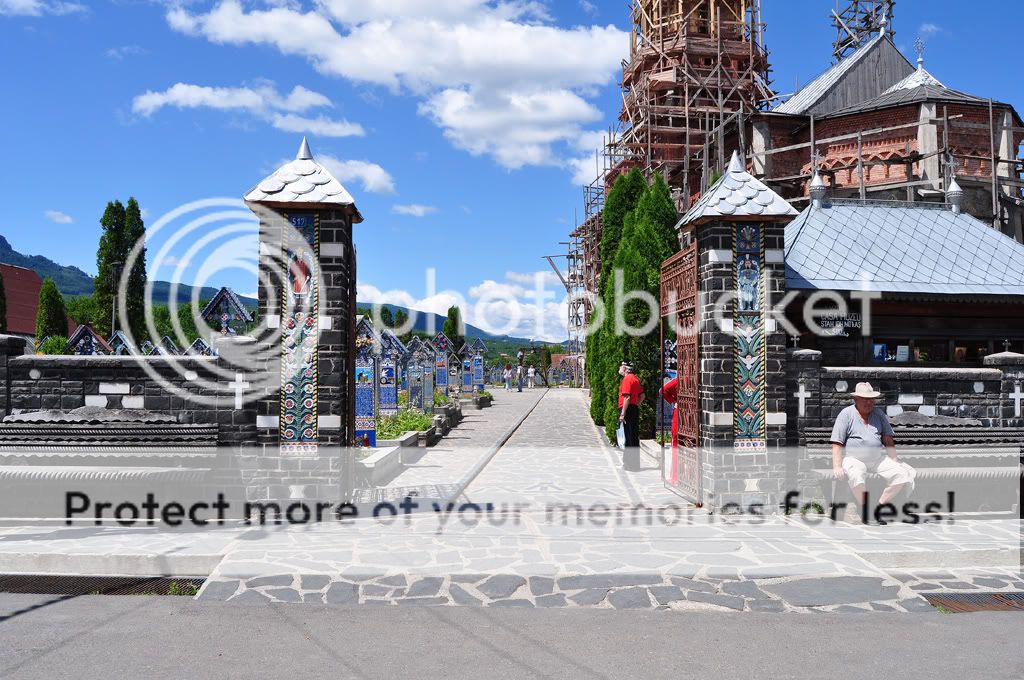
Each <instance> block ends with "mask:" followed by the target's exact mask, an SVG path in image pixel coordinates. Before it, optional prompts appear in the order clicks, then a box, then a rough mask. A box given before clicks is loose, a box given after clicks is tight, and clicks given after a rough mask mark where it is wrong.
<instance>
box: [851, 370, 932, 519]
mask: <svg viewBox="0 0 1024 680" xmlns="http://www.w3.org/2000/svg"><path fill="white" fill-rule="evenodd" d="M850 396H852V397H853V404H852V405H851V406H847V407H846V408H844V409H843V410H842V411H840V412H839V417H838V418H836V424H835V426H834V427H833V428H832V438H831V441H832V472H833V474H835V476H836V479H838V480H843V479H846V480H849V483H850V488H851V489H852V490H853V499H854V500H855V501H856V502H857V504H858V505H860V506H861V507H862V512H863V506H864V504H865V502H866V500H867V497H866V495H865V490H864V478H865V476H866V475H867V474H868V473H869V472H870V473H874V474H877V475H880V476H881V477H882V478H883V479H885V482H886V487H885V491H883V492H882V495H881V496H880V497H879V499H878V504H879V505H884V504H886V503H890V502H891V501H892V500H893V499H894V498H895V497H896V496H897V495H898V494H899V493H900V491H903V489H904V487H906V488H907V491H908V492H909V491H913V489H914V469H913V468H912V467H910V466H909V465H907V464H906V463H903V462H901V461H900V460H899V459H898V458H897V457H896V441H895V439H894V436H893V434H894V433H893V431H892V425H890V424H889V418H888V416H886V415H885V412H884V411H882V409H880V408H878V407H876V406H875V399H877V398H878V397H879V396H881V395H880V393H879V392H876V391H875V390H874V388H873V387H871V383H866V382H863V383H857V389H856V390H854V391H853V392H851V393H850ZM844 453H845V456H844ZM864 516H867V515H866V514H865V515H864ZM875 519H876V520H877V521H878V523H879V524H886V523H887V522H886V521H885V520H883V519H881V518H880V517H878V515H877V513H876V517H875Z"/></svg>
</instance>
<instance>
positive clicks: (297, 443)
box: [280, 213, 319, 452]
mask: <svg viewBox="0 0 1024 680" xmlns="http://www.w3.org/2000/svg"><path fill="white" fill-rule="evenodd" d="M288 223H289V224H290V225H291V227H292V228H291V229H287V230H285V234H284V241H285V248H286V250H285V252H286V259H287V265H288V266H287V271H288V286H287V287H285V289H284V298H285V299H284V300H282V302H283V305H282V313H283V314H284V315H286V318H284V319H282V323H281V326H282V335H283V338H282V340H283V344H282V355H281V378H282V380H281V412H282V416H283V417H282V419H281V430H280V435H281V447H282V450H289V451H293V452H300V451H315V450H316V447H317V391H316V388H317V385H316V383H317V318H318V316H317V315H318V313H319V309H318V303H319V300H318V299H317V294H316V293H317V291H316V284H315V283H314V274H315V271H316V269H315V268H316V262H315V258H316V251H317V247H318V235H317V228H318V221H317V218H316V216H315V215H313V214H309V213H307V214H296V215H289V216H288ZM296 232H297V233H298V235H299V236H300V238H301V239H302V240H301V241H300V242H297V243H289V239H290V238H294V236H295V233H296ZM299 423H301V424H302V425H303V426H302V427H297V426H296V424H299Z"/></svg>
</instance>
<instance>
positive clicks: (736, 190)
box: [677, 151, 796, 226]
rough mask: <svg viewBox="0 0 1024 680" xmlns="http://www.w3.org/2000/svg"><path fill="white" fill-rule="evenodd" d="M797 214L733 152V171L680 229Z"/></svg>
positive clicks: (688, 214) (703, 198)
mask: <svg viewBox="0 0 1024 680" xmlns="http://www.w3.org/2000/svg"><path fill="white" fill-rule="evenodd" d="M785 215H796V210H794V209H793V206H791V205H790V204H789V203H787V202H786V200H785V199H783V198H782V197H781V196H779V195H778V194H777V193H775V192H774V191H772V190H771V189H769V188H768V187H767V186H765V185H764V184H763V183H762V182H761V181H760V180H758V179H757V178H756V177H754V176H753V175H751V174H750V173H749V172H747V170H746V168H744V167H743V162H742V161H740V156H739V154H738V153H737V152H735V151H733V153H732V159H730V161H729V167H728V168H727V169H726V171H725V173H724V174H723V175H722V176H721V178H719V180H718V181H717V182H715V183H714V184H713V185H711V187H710V188H708V190H707V191H705V192H704V194H703V195H702V196H701V197H700V200H698V201H697V202H696V203H694V204H693V205H692V206H691V207H690V209H689V210H687V211H686V214H685V215H683V218H682V219H681V220H680V221H679V224H678V225H677V226H682V225H684V224H689V223H690V222H694V221H696V220H702V219H714V218H721V217H746V216H749V217H772V216H774V217H781V216H785Z"/></svg>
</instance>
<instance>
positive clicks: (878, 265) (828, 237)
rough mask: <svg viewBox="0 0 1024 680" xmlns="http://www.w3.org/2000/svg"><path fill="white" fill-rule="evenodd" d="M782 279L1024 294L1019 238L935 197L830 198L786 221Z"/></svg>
mask: <svg viewBox="0 0 1024 680" xmlns="http://www.w3.org/2000/svg"><path fill="white" fill-rule="evenodd" d="M786 285H787V286H788V287H789V288H803V289H808V288H810V289H826V290H877V291H882V292H902V293H923V294H928V293H932V294H935V293H938V294H987V295H1024V245H1022V244H1020V243H1017V242H1016V241H1015V240H1013V239H1011V238H1009V237H1008V236H1005V235H1003V234H1002V233H1000V232H999V231H998V230H996V229H993V228H992V227H990V226H988V225H986V224H985V223H983V222H981V221H980V220H978V219H976V218H974V217H972V216H970V215H968V214H965V213H959V214H958V213H954V212H953V211H952V210H950V209H948V208H947V207H945V206H943V205H940V204H904V205H892V204H887V203H872V202H863V201H848V202H847V201H840V200H836V201H834V202H833V203H832V204H830V205H829V204H826V205H825V206H824V207H822V208H815V207H814V206H809V207H808V208H806V209H805V210H804V211H803V212H801V213H800V215H799V216H798V217H797V218H796V219H795V220H793V221H792V222H790V223H789V224H788V225H786Z"/></svg>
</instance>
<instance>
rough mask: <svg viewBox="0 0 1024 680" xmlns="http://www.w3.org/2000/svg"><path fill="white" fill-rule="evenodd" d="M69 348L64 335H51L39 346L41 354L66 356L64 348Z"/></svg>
mask: <svg viewBox="0 0 1024 680" xmlns="http://www.w3.org/2000/svg"><path fill="white" fill-rule="evenodd" d="M67 346H68V339H67V338H66V337H64V336H63V335H51V336H50V337H48V338H46V341H45V342H44V343H43V344H42V345H40V346H39V350H38V353H39V354H64V348H65V347H67Z"/></svg>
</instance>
